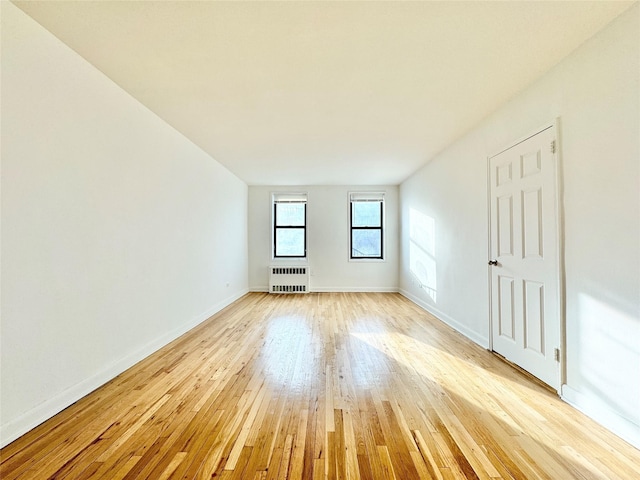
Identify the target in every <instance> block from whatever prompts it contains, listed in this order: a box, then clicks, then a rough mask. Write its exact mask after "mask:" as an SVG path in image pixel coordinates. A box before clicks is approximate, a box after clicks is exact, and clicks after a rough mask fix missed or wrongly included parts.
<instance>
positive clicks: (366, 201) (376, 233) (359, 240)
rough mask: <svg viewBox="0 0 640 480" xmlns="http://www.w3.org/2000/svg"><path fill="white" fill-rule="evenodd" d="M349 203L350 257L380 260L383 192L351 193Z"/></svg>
mask: <svg viewBox="0 0 640 480" xmlns="http://www.w3.org/2000/svg"><path fill="white" fill-rule="evenodd" d="M349 203H350V209H349V226H350V230H351V242H350V243H351V255H350V258H352V259H360V258H365V259H366V258H369V259H379V260H382V259H383V258H384V255H383V254H384V248H383V247H384V245H383V238H384V235H383V225H384V194H383V193H351V194H350V195H349Z"/></svg>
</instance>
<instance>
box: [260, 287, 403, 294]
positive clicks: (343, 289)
mask: <svg viewBox="0 0 640 480" xmlns="http://www.w3.org/2000/svg"><path fill="white" fill-rule="evenodd" d="M249 291H250V292H269V287H251V288H249ZM332 292H333V293H336V292H337V293H349V292H352V293H367V292H369V293H398V289H397V288H394V287H391V288H388V287H313V286H311V287H309V293H332Z"/></svg>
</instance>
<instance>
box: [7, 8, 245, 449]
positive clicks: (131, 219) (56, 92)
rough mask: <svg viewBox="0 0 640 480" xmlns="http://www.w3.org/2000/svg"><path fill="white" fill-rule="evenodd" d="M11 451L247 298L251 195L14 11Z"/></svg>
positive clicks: (10, 42) (10, 25)
mask: <svg viewBox="0 0 640 480" xmlns="http://www.w3.org/2000/svg"><path fill="white" fill-rule="evenodd" d="M1 135H2V137H1V140H2V182H1V192H2V216H1V222H2V248H1V255H2V268H1V281H2V297H1V307H0V308H1V311H0V315H1V325H0V328H1V363H2V367H1V368H2V370H1V379H2V385H1V386H2V388H1V391H2V392H1V398H0V405H1V412H0V413H1V423H0V426H1V430H0V433H1V436H0V439H1V443H2V445H5V444H6V443H8V442H10V441H12V440H13V439H15V438H17V437H18V436H19V435H21V434H23V433H25V432H26V431H27V430H29V429H30V428H32V427H34V426H35V425H37V424H38V423H40V422H42V421H43V420H45V419H47V418H48V417H50V416H51V415H53V414H55V413H57V412H58V411H60V410H61V409H63V408H65V407H67V406H68V405H70V404H71V403H73V402H74V401H76V400H77V399H79V398H80V397H82V396H83V395H85V394H87V393H88V392H90V391H91V390H93V389H94V388H96V387H98V386H99V385H101V384H102V383H104V382H105V381H107V380H109V379H110V378H112V377H114V376H115V375H117V374H119V373H120V372H122V371H123V370H125V369H126V368H128V367H130V366H131V365H133V364H134V363H136V362H137V361H139V360H140V359H142V358H144V357H145V356H147V355H148V354H150V353H151V352H153V351H154V350H156V349H158V348H159V347H161V346H163V345H165V344H166V343H168V342H169V341H171V340H173V339H174V338H176V337H177V336H179V335H181V334H182V333H184V332H185V331H187V330H189V329H190V328H192V327H193V326H194V325H196V324H197V323H199V322H201V321H202V320H204V319H206V318H208V317H209V316H210V315H212V314H213V313H215V312H216V311H218V310H220V309H221V308H223V307H224V306H226V305H227V304H229V303H230V302H232V301H233V300H235V299H236V298H238V297H239V296H241V295H243V294H244V293H245V292H246V291H247V290H248V288H247V286H248V282H247V224H246V218H247V213H246V212H247V186H246V184H245V183H244V182H242V181H240V180H239V179H238V178H237V177H235V176H234V175H232V174H231V173H229V172H228V171H227V170H225V169H224V168H223V167H222V166H221V165H220V164H218V163H217V162H215V161H214V160H213V159H211V158H210V157H209V156H208V155H206V154H205V153H204V152H202V151H201V150H200V149H198V148H197V147H196V146H195V145H193V144H192V143H191V142H189V141H188V140H187V139H185V138H184V137H183V136H182V135H180V134H179V133H178V132H176V131H175V130H174V129H172V128H171V127H170V126H168V125H167V124H166V123H164V122H163V121H162V120H160V119H159V118H158V117H157V116H155V115H154V114H153V113H151V112H150V111H148V110H147V109H146V108H145V107H143V106H142V105H141V104H140V103H138V102H137V101H136V100H134V99H133V98H131V97H130V96H129V95H128V94H126V93H125V92H124V91H123V90H121V89H120V88H119V87H118V86H116V85H115V84H113V82H111V81H110V80H109V79H108V78H106V77H105V76H104V75H103V74H101V73H100V72H98V71H97V70H96V69H95V68H94V67H92V66H91V65H89V64H88V63H87V62H86V61H84V60H83V59H82V58H80V57H79V56H78V55H77V54H76V53H74V52H73V51H71V50H70V49H69V48H68V47H66V46H65V45H63V44H62V43H61V42H59V41H58V40H57V39H56V38H54V37H53V36H51V35H50V34H49V33H48V32H47V31H45V30H44V29H43V28H42V27H40V26H39V25H38V24H37V23H35V22H34V21H33V20H32V19H30V18H29V17H27V16H26V15H25V14H24V13H23V12H21V11H20V10H18V9H17V8H16V7H15V6H13V5H12V4H10V3H9V2H2V126H1Z"/></svg>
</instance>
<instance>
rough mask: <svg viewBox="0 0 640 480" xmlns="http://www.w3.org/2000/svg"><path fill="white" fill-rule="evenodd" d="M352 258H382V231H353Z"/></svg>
mask: <svg viewBox="0 0 640 480" xmlns="http://www.w3.org/2000/svg"><path fill="white" fill-rule="evenodd" d="M351 257H352V258H362V257H374V258H380V257H382V230H377V229H376V230H351Z"/></svg>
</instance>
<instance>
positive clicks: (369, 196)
mask: <svg viewBox="0 0 640 480" xmlns="http://www.w3.org/2000/svg"><path fill="white" fill-rule="evenodd" d="M385 194H386V192H381V191H355V192H349V193H348V196H347V205H348V208H347V227H348V228H347V234H348V236H349V239H348V246H349V250H348V251H347V258H348V259H349V262H356V263H360V262H374V263H375V262H386V259H387V252H386V250H387V228H386V222H387V207H386V202H385ZM366 201H369V202H381V207H382V219H381V220H382V221H381V226H380V229H381V233H380V239H381V242H382V245H381V255H382V257H381V258H378V257H353V256H352V247H351V241H352V231H353V227H352V226H351V213H352V208H351V205H352V203H353V202H366ZM356 229H357V227H356Z"/></svg>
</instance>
